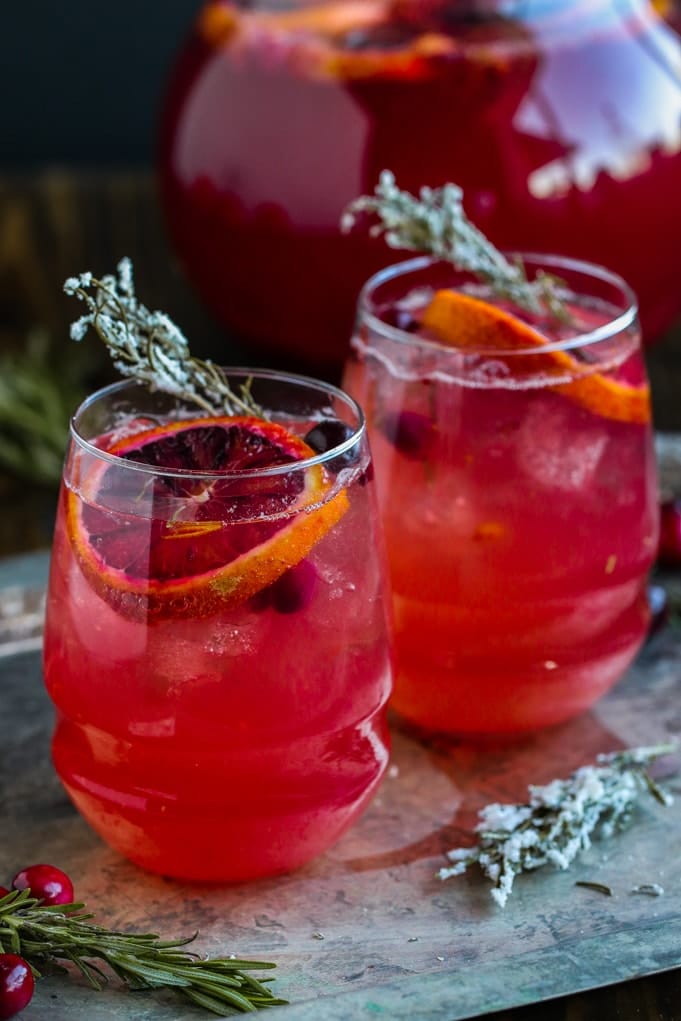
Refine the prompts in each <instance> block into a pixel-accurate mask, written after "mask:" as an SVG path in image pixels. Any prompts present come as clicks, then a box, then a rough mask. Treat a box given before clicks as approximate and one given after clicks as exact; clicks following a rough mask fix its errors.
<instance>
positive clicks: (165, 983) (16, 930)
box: [0, 890, 286, 1017]
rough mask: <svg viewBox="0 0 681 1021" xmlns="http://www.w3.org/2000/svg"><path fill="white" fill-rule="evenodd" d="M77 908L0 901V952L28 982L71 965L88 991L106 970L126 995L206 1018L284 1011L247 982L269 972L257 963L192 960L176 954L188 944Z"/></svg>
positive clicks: (26, 897) (11, 897)
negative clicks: (170, 1001)
mask: <svg viewBox="0 0 681 1021" xmlns="http://www.w3.org/2000/svg"><path fill="white" fill-rule="evenodd" d="M92 917H93V915H91V914H89V913H88V912H87V911H86V910H85V906H84V905H83V904H59V905H54V906H51V907H48V906H45V905H42V904H41V902H40V901H39V900H37V899H36V898H35V897H31V895H30V893H29V891H28V890H22V891H17V890H14V891H12V892H10V893H7V894H5V896H4V897H0V951H1V952H3V953H12V954H18V955H19V956H21V957H23V958H24V959H25V960H26V961H28V963H29V964H30V965H31V967H32V969H33V971H34V973H35V975H36V977H39V976H40V970H39V969H41V968H45V967H52V968H55V967H57V968H60V969H61V968H62V966H63V964H72V965H74V966H75V967H76V968H77V969H78V970H79V971H80V972H81V974H82V975H83V976H84V977H85V978H86V979H87V981H88V982H89V983H90V985H91V986H92V987H93V988H94V989H98V990H101V989H102V988H103V987H104V986H105V985H106V984H107V981H108V978H107V975H106V974H105V973H104V971H102V969H101V968H100V967H99V965H98V964H97V963H95V962H96V961H102V962H104V964H106V965H108V967H109V968H110V969H111V971H112V972H114V974H116V975H117V976H118V978H119V979H121V981H122V982H124V983H125V985H127V987H128V988H129V989H131V990H135V991H137V990H143V989H161V988H172V989H174V990H175V991H176V992H177V993H178V994H179V995H181V996H183V997H185V998H186V999H188V1000H191V1001H192V1003H195V1004H197V1005H198V1006H200V1007H204V1008H205V1009H206V1010H209V1011H212V1013H214V1014H218V1015H219V1016H220V1017H227V1016H229V1015H232V1014H235V1013H248V1012H249V1011H254V1010H258V1009H259V1008H261V1007H274V1006H278V1005H280V1004H284V1003H286V1000H280V999H278V998H277V997H275V996H274V995H273V993H272V992H271V991H270V990H269V989H268V988H267V986H266V985H264V983H263V982H262V981H259V980H258V979H256V978H254V977H253V975H251V974H250V972H251V971H254V970H258V971H260V970H267V969H270V968H274V967H275V965H274V964H270V963H269V962H265V961H241V960H237V959H236V958H232V957H215V958H200V957H198V956H197V955H195V954H192V953H190V952H188V951H187V950H185V949H184V948H185V947H186V946H187V944H189V943H191V942H192V941H193V940H194V939H195V936H190V937H188V938H185V939H175V940H161V939H160V938H159V937H158V936H156V935H154V934H151V933H146V934H140V933H128V932H115V931H113V930H111V929H106V928H104V927H103V926H100V925H95V924H93V923H92V922H91V921H90V919H91V918H92Z"/></svg>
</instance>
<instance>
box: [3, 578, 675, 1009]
mask: <svg viewBox="0 0 681 1021" xmlns="http://www.w3.org/2000/svg"><path fill="white" fill-rule="evenodd" d="M44 568H45V560H44V558H43V559H38V560H35V559H33V558H29V559H28V560H26V561H14V562H9V563H6V564H5V565H4V567H3V568H2V569H0V586H1V585H3V584H4V585H7V584H8V583H9V582H13V581H14V586H13V587H14V590H15V591H14V593H13V594H12V595H11V599H14V605H15V607H18V608H19V611H20V612H19V615H18V616H19V617H20V618H21V617H22V612H21V611H22V608H23V609H24V610H25V608H26V605H30V606H33V605H34V602H35V599H36V598H38V596H37V595H36V593H39V592H40V584H41V577H40V576H41V573H42V572H44ZM15 579H20V582H21V584H19V582H18V581H15ZM22 587H23V588H24V589H26V591H27V592H28V593H33V594H32V595H30V596H27V602H26V603H21V601H20V600H18V595H17V593H18V590H19V589H20V588H22ZM0 605H2V604H1V601H0ZM5 606H7V603H5ZM29 616H30V614H29ZM23 618H24V626H25V625H26V620H25V618H26V613H23ZM6 623H7V622H6ZM10 630H11V629H10ZM10 638H11V636H10ZM11 640H16V636H15V638H14V639H11ZM680 707H681V634H680V633H678V632H676V631H674V630H672V629H668V630H667V631H665V632H663V633H661V634H659V635H658V636H657V637H656V638H655V639H654V640H653V641H652V642H651V643H650V644H649V645H648V647H647V648H646V649H645V650H644V651H643V653H642V654H641V655H640V657H639V659H638V661H637V663H636V665H635V666H634V668H633V669H632V670H631V671H630V672H629V674H628V675H627V677H626V678H625V679H624V680H623V682H622V683H621V684H620V685H619V686H618V687H617V688H616V689H615V690H614V691H613V692H612V693H611V694H610V695H608V696H607V697H606V698H605V699H604V700H603V701H602V702H601V703H600V704H599V705H598V706H597V708H596V709H595V710H594V711H593V712H591V713H588V714H586V715H584V716H582V717H581V718H580V719H578V720H576V721H573V722H571V723H569V724H567V725H565V726H562V727H560V728H557V729H554V730H552V731H547V732H545V733H542V734H539V735H536V736H535V737H533V738H531V739H529V740H527V741H526V742H524V743H522V744H519V745H507V746H501V747H488V748H486V749H479V748H478V749H474V748H467V747H463V746H457V745H456V744H455V743H453V742H449V741H446V740H443V739H434V740H423V739H417V738H416V737H414V736H411V735H409V734H408V733H405V732H403V731H400V730H399V729H397V728H395V730H394V749H393V759H392V768H391V770H390V772H389V774H388V776H387V778H386V780H385V781H384V783H383V786H382V788H381V790H380V792H379V794H378V796H377V798H376V799H375V801H374V802H373V804H372V805H371V806H370V808H369V809H368V811H367V812H366V814H365V815H364V817H363V818H362V819H361V820H360V822H359V823H358V824H357V825H356V826H355V827H354V828H353V829H352V830H351V831H350V832H349V833H348V834H347V835H346V836H345V837H344V838H343V839H342V840H341V841H340V842H339V843H338V844H337V845H336V847H335V848H333V849H332V850H331V851H330V852H328V853H327V854H326V855H324V856H323V857H322V858H320V859H319V860H317V861H316V862H313V863H312V864H311V865H309V866H308V867H307V868H305V869H302V870H301V871H299V872H297V873H295V874H292V875H289V876H284V877H281V878H277V879H272V880H267V881H263V882H258V883H252V884H245V885H241V886H232V887H230V886H205V885H190V884H184V883H178V882H174V881H171V880H166V879H163V878H161V877H157V876H151V875H147V874H145V873H143V872H141V871H139V870H138V869H136V868H135V867H134V866H132V865H130V864H129V863H127V862H125V861H123V860H121V859H120V858H119V857H118V856H117V855H116V854H114V853H113V852H112V851H110V850H109V849H108V848H106V847H105V846H104V845H103V844H102V843H101V842H100V841H99V839H98V838H97V837H96V836H95V835H94V834H93V833H92V832H91V831H90V830H89V828H88V827H87V825H86V824H85V823H84V822H83V821H82V820H81V819H80V818H79V816H78V815H77V814H76V813H75V811H74V810H73V809H72V807H71V805H70V803H69V801H68V800H67V798H66V796H65V795H64V794H63V792H62V790H61V788H60V786H59V783H58V781H57V780H56V778H55V776H54V774H53V771H52V768H51V765H50V762H49V735H50V730H51V710H50V706H49V703H48V700H47V698H46V696H45V694H44V692H43V688H42V680H41V675H40V663H39V654H38V652H36V651H34V650H33V651H32V650H31V649H28V650H27V651H24V652H20V651H15V652H14V654H13V655H11V656H8V657H6V658H5V659H0V883H2V882H3V881H6V880H7V879H8V878H9V877H10V876H11V874H12V872H13V871H14V870H16V869H17V868H19V867H20V866H22V865H25V864H28V863H32V862H36V861H39V860H40V861H50V862H53V863H55V864H58V865H59V866H60V867H62V868H65V869H66V870H67V871H68V872H69V873H70V874H71V875H72V877H73V878H74V879H75V882H76V886H77V895H78V897H79V898H82V899H84V900H86V901H87V902H88V903H89V905H90V906H91V907H92V908H94V909H95V910H96V912H97V917H98V920H100V921H101V922H103V923H105V924H109V925H112V926H116V927H131V928H132V927H135V928H141V929H144V930H145V931H149V930H150V929H152V930H155V931H159V932H161V933H163V934H164V935H166V936H171V935H178V934H183V933H190V932H192V931H194V930H197V929H198V930H200V939H199V942H198V946H199V948H200V949H201V950H202V951H205V952H209V953H213V954H215V953H218V952H220V953H231V952H234V953H236V954H238V955H239V956H245V957H260V958H263V959H270V960H275V961H277V963H278V965H279V968H278V972H277V981H276V990H277V992H278V993H279V994H280V995H283V996H286V997H287V998H288V999H289V1000H290V1001H291V1006H289V1007H286V1008H282V1009H281V1010H280V1011H279V1012H278V1013H277V1016H278V1017H280V1018H281V1019H282V1021H284V1019H287V1021H304V1019H305V1021H307V1019H309V1021H312V1019H315V1021H317V1019H320V1018H324V1019H330V1021H331V1019H338V1021H340V1019H343V1021H348V1019H353V1018H358V1019H360V1018H375V1017H377V1016H378V1017H381V1016H382V1017H389V1018H391V1019H405V1021H406V1019H410V1021H411V1019H415V1018H418V1019H419V1021H420V1019H423V1021H455V1019H457V1018H469V1017H475V1016H478V1015H480V1014H484V1013H487V1012H489V1011H492V1010H497V1009H502V1008H507V1007H511V1006H514V1005H518V1004H523V1003H532V1002H535V1001H538V1000H542V999H548V998H551V997H555V996H559V995H562V994H565V993H568V992H575V991H577V990H581V989H589V988H594V987H597V986H600V985H603V984H607V983H611V982H615V981H619V980H622V979H626V978H632V977H635V976H639V975H645V974H650V973H653V972H656V971H659V970H664V969H667V968H671V967H676V966H679V965H681V941H680V940H679V939H678V933H679V931H681V857H680V856H679V855H678V853H677V849H678V847H679V843H680V842H681V798H679V799H677V803H676V804H675V805H673V806H671V807H670V808H666V809H665V808H662V807H661V806H659V805H657V804H656V803H654V802H653V801H652V799H651V800H650V801H648V802H644V803H643V804H642V806H641V809H640V812H639V813H638V818H637V822H636V824H635V825H634V826H632V828H631V829H630V830H629V831H628V832H626V833H625V834H623V835H621V836H620V837H618V838H616V839H614V840H611V841H608V842H603V843H599V844H596V845H594V847H593V848H592V849H591V850H590V851H589V852H588V853H586V854H585V855H584V856H583V857H582V858H581V860H580V862H579V864H578V865H577V866H576V867H574V868H573V869H572V870H570V871H569V872H554V871H552V870H543V871H542V872H540V873H535V874H534V875H533V876H530V877H524V878H521V879H520V880H518V881H517V883H516V888H515V890H514V893H513V895H512V897H511V899H510V901H509V903H508V905H507V907H506V908H505V910H503V911H502V910H500V909H499V908H497V907H496V906H495V905H494V903H493V902H492V900H491V898H490V896H489V893H488V889H487V885H486V883H485V882H484V881H483V880H481V879H479V878H478V877H477V876H476V875H470V876H463V877H460V878H458V879H453V880H450V881H449V882H447V883H442V882H440V881H439V880H438V879H437V878H436V877H435V873H436V870H437V868H438V867H439V865H440V864H442V861H443V858H442V853H443V851H444V850H445V849H446V848H448V847H451V846H454V845H457V844H459V843H460V842H462V841H463V839H465V837H466V835H467V833H468V832H469V831H470V829H471V828H472V826H473V824H474V822H475V817H476V813H477V811H478V809H479V808H480V807H481V806H482V805H483V804H485V803H487V802H489V801H491V800H520V799H523V798H524V796H525V793H526V787H527V784H528V783H530V782H532V783H542V782H545V781H548V780H549V779H551V778H553V777H554V776H563V775H567V774H568V773H569V772H570V771H572V770H573V769H574V768H575V767H576V766H578V765H580V764H582V763H584V762H587V761H590V760H592V759H593V758H594V757H595V755H596V754H597V753H598V752H603V751H610V750H613V749H615V748H618V747H622V746H626V745H638V744H650V743H653V742H657V741H660V740H668V739H669V738H670V737H671V738H674V737H676V736H677V735H679V734H680V733H681V708H680ZM667 764H668V765H669V766H674V765H677V764H678V765H681V759H680V760H679V761H678V763H676V762H674V761H673V760H671V761H668V763H667ZM677 785H678V787H679V789H680V790H681V775H680V776H679V777H678V778H674V777H671V778H670V780H669V786H670V787H671V788H674V787H675V786H677ZM234 839H235V840H238V839H239V834H238V824H235V832H234ZM577 879H580V880H590V881H598V882H603V883H607V884H608V885H609V886H610V887H611V888H612V890H613V896H612V897H604V896H602V895H600V894H598V893H595V892H593V891H590V890H587V889H583V888H579V887H575V885H574V884H575V880H577ZM652 882H655V883H659V884H661V885H662V887H663V888H664V890H665V893H664V895H663V896H661V897H658V898H649V897H644V896H640V895H635V894H633V893H632V892H631V891H632V888H633V887H635V886H637V885H639V884H641V883H652ZM320 934H321V935H322V936H323V938H320ZM320 997H323V999H320ZM199 1016H205V1015H202V1013H201V1012H200V1011H198V1010H195V1009H193V1008H191V1007H188V1006H187V1007H185V1006H184V1005H183V1004H180V1005H178V1003H177V1001H176V1000H175V999H174V998H172V997H170V996H167V995H165V994H163V995H161V994H159V995H152V996H149V995H147V994H144V995H139V994H138V995H133V994H128V993H126V992H125V991H123V990H120V989H119V987H118V986H117V984H116V983H112V986H111V989H110V991H109V992H107V993H106V994H104V995H96V994H94V993H92V992H91V991H90V990H89V989H87V988H85V987H84V986H83V985H82V984H81V983H79V982H78V981H76V980H73V981H64V980H63V979H48V980H47V981H45V982H43V983H40V984H39V987H38V991H37V993H36V996H35V998H34V1001H33V1003H32V1004H31V1008H30V1015H29V1014H28V1013H27V1021H48V1018H49V1019H50V1021H55V1019H56V1018H61V1017H64V1018H66V1017H68V1018H69V1019H70V1021H86V1019H87V1021H114V1019H116V1021H121V1019H128V1018H129V1019H133V1018H134V1019H135V1021H137V1019H139V1021H166V1019H168V1021H170V1019H180V1018H183V1019H187V1021H189V1019H190V1018H195V1017H199Z"/></svg>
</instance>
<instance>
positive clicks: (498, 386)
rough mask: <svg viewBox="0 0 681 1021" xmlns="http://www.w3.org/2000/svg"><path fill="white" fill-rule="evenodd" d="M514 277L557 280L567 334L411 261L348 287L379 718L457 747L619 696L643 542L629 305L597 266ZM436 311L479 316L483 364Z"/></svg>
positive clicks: (639, 392)
mask: <svg viewBox="0 0 681 1021" xmlns="http://www.w3.org/2000/svg"><path fill="white" fill-rule="evenodd" d="M514 258H515V256H514ZM521 258H522V260H523V262H524V264H525V266H526V269H527V271H528V274H529V277H530V278H534V276H535V275H536V273H537V272H538V271H540V270H541V271H543V272H546V273H550V274H553V275H557V276H558V277H560V278H561V279H562V281H563V283H562V287H563V291H564V297H565V300H566V302H567V313H568V319H569V321H565V319H564V320H562V321H561V320H556V319H551V318H550V317H548V316H546V317H544V319H542V318H541V317H532V316H529V315H528V314H526V313H523V312H521V311H520V310H518V309H514V308H513V306H509V304H508V303H506V304H505V305H503V303H502V304H500V303H499V302H497V301H495V298H494V296H493V295H492V294H490V292H489V289H488V288H487V287H485V286H483V285H481V284H480V283H479V282H476V281H474V280H473V279H472V278H471V277H470V276H467V275H466V274H463V273H458V272H457V271H456V270H455V269H454V268H453V267H452V266H449V265H447V264H445V263H438V262H433V261H432V260H430V259H427V258H420V259H415V260H411V261H409V262H407V263H402V264H400V265H398V266H396V267H393V268H389V269H387V270H384V271H382V272H381V273H378V274H377V275H376V276H374V277H372V278H371V279H370V280H369V282H368V283H367V284H366V286H365V288H364V290H363V292H362V294H361V297H360V301H359V311H358V318H357V329H356V333H355V336H354V339H353V342H352V356H351V359H350V361H349V362H348V364H347V368H346V373H345V378H344V386H345V389H346V390H347V391H348V392H349V393H352V394H353V396H354V397H356V399H357V400H358V401H359V402H360V403H361V404H362V405H363V407H364V411H365V414H366V416H367V422H368V427H369V433H370V437H371V444H372V450H373V456H374V460H375V467H376V477H377V484H378V494H379V505H380V507H381V512H382V518H383V524H384V532H385V537H386V542H387V547H388V560H389V569H390V579H391V586H392V596H393V608H394V617H395V641H396V678H395V694H394V699H393V704H394V706H395V708H396V709H397V711H398V712H399V713H400V714H402V715H403V716H404V717H406V718H407V719H408V720H410V721H412V722H414V723H416V724H418V725H421V726H423V727H427V728H435V729H438V730H444V731H449V732H454V733H458V734H462V735H467V736H469V737H475V736H478V737H479V736H485V735H501V734H513V733H518V732H522V731H527V730H531V729H533V728H536V727H540V726H545V725H549V724H554V723H558V722H560V721H562V720H565V719H567V718H569V717H571V716H573V715H575V714H577V713H578V712H580V711H582V710H583V709H585V708H586V707H588V706H589V705H591V704H592V703H593V702H594V701H595V700H596V699H597V698H599V697H600V696H601V695H602V694H603V693H604V692H605V691H607V690H608V689H609V688H610V687H611V685H613V684H614V683H615V682H616V681H617V679H618V678H619V677H620V676H621V675H622V673H623V672H624V671H625V669H626V667H627V666H628V664H629V663H630V661H631V659H632V657H633V656H634V654H635V653H636V651H637V649H638V647H639V646H640V644H641V641H642V639H643V637H644V635H645V632H646V626H647V621H648V607H647V601H646V575H647V572H648V569H649V567H650V565H651V562H652V560H653V556H654V551H655V548H656V542H657V498H656V476H655V465H654V456H653V447H652V442H651V425H650V405H649V393H648V387H647V384H646V380H645V370H644V366H643V362H642V359H641V355H640V350H639V341H640V333H639V327H638V320H637V310H636V302H635V299H634V296H633V294H632V292H631V291H630V289H629V288H628V287H627V285H626V284H625V283H624V282H623V281H622V280H621V279H620V278H619V277H617V276H615V275H614V274H612V273H610V272H607V271H606V270H604V269H602V268H599V267H597V266H594V265H591V264H587V263H581V262H575V261H571V260H567V259H561V258H558V257H550V256H545V257H544V256H529V255H528V256H521ZM453 292H454V294H455V297H456V294H461V293H462V292H467V293H468V295H469V296H475V297H477V298H482V299H483V301H484V302H486V303H487V305H486V307H487V308H488V309H489V305H490V304H491V305H492V306H493V311H492V313H491V315H486V317H485V318H486V322H487V327H488V331H487V335H486V340H485V344H484V347H481V345H480V344H479V343H478V344H477V347H476V343H475V341H474V340H472V336H473V334H472V333H471V331H470V330H468V331H467V333H466V337H464V336H463V333H457V322H456V321H457V315H459V314H460V306H461V305H462V304H463V303H462V302H461V301H460V300H459V299H457V300H452V293H453ZM457 309H459V311H457ZM509 312H512V313H514V317H513V318H512V319H510V318H509V315H508V314H507V313H509ZM478 313H479V307H478V311H477V312H476V315H478ZM516 316H519V317H522V319H518V318H515V317H516ZM523 320H524V321H523ZM464 342H465V346H464Z"/></svg>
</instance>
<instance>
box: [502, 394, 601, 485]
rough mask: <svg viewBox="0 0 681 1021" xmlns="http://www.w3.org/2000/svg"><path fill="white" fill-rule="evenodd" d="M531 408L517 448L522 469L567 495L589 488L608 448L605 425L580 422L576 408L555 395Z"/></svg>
mask: <svg viewBox="0 0 681 1021" xmlns="http://www.w3.org/2000/svg"><path fill="white" fill-rule="evenodd" d="M528 396H529V395H528ZM528 404H529V410H528V412H527V415H526V416H525V419H524V421H523V423H522V425H521V427H520V430H519V435H518V442H517V448H516V457H517V463H518V466H519V468H520V469H521V470H522V471H523V472H524V473H525V474H526V475H529V476H530V478H531V479H532V480H533V481H534V482H538V483H539V484H540V485H542V486H545V487H546V488H547V489H558V490H561V491H562V492H566V493H567V492H575V491H577V490H580V489H583V488H585V487H586V486H588V485H589V484H590V483H591V481H592V480H593V479H594V478H595V476H596V474H597V472H598V468H599V465H600V462H601V459H602V457H603V454H604V453H605V448H606V447H607V445H608V436H607V434H606V432H605V430H604V429H603V427H602V425H600V424H599V422H598V420H596V419H594V420H593V421H588V422H580V418H579V415H578V414H576V410H577V411H578V409H575V406H574V405H573V404H571V403H570V402H569V401H568V400H562V401H561V400H560V399H557V398H556V397H554V396H552V395H546V396H537V397H535V398H533V400H532V401H531V403H530V402H529V400H528Z"/></svg>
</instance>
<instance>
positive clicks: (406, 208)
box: [341, 170, 567, 321]
mask: <svg viewBox="0 0 681 1021" xmlns="http://www.w3.org/2000/svg"><path fill="white" fill-rule="evenodd" d="M364 213H370V214H375V215H376V216H378V218H379V222H378V223H377V224H374V226H372V227H371V228H370V233H371V234H372V235H374V236H378V235H381V234H383V235H384V236H385V241H386V243H387V244H388V245H389V246H390V247H391V248H402V249H408V250H410V251H415V252H424V253H427V254H429V255H432V256H434V257H435V258H437V259H444V260H445V261H447V262H451V263H453V264H454V266H456V268H457V269H459V270H462V271H467V272H470V273H472V274H474V275H475V276H476V277H478V278H479V279H481V280H483V281H485V282H486V283H487V284H488V285H489V287H490V288H491V290H492V292H493V294H494V295H495V296H496V297H499V298H507V299H508V300H509V301H512V302H513V303H514V304H515V305H517V306H518V307H519V308H522V309H526V310H527V311H528V312H532V313H534V314H537V315H539V314H542V313H543V314H546V313H549V314H550V315H553V316H555V318H557V319H559V320H561V321H565V319H566V318H567V312H566V309H565V306H564V303H563V300H562V298H561V294H560V281H559V280H558V279H557V278H556V277H555V276H553V275H552V274H550V273H545V272H543V271H541V270H540V271H539V272H538V273H537V275H536V277H535V279H534V280H532V281H530V280H528V278H527V274H526V272H525V267H524V266H523V264H522V262H520V260H518V261H514V262H510V261H509V260H508V259H507V258H506V257H505V256H504V255H503V254H502V253H501V252H500V251H499V250H498V249H497V248H495V247H494V245H493V244H492V242H491V241H489V240H488V239H487V238H486V237H485V235H484V234H483V233H482V232H481V231H480V230H478V228H477V227H476V226H475V225H474V224H473V223H471V221H470V220H469V219H468V217H467V216H466V214H465V212H464V209H463V191H462V190H461V188H459V187H458V186H457V185H456V184H446V185H445V186H444V187H443V188H426V187H424V188H421V190H420V191H419V194H418V197H417V196H415V195H412V194H410V193H409V192H407V191H402V190H401V189H400V188H398V187H397V184H396V183H395V177H394V175H393V174H392V173H391V171H389V170H384V171H383V172H382V173H381V175H380V178H379V182H378V184H377V185H376V188H375V191H374V194H373V195H362V196H360V198H357V199H355V200H354V202H351V203H350V205H349V206H348V207H347V209H346V210H345V212H344V214H343V216H342V219H341V229H342V230H343V231H349V230H351V229H352V227H353V226H354V225H355V223H356V220H357V218H358V216H359V215H360V214H364Z"/></svg>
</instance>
